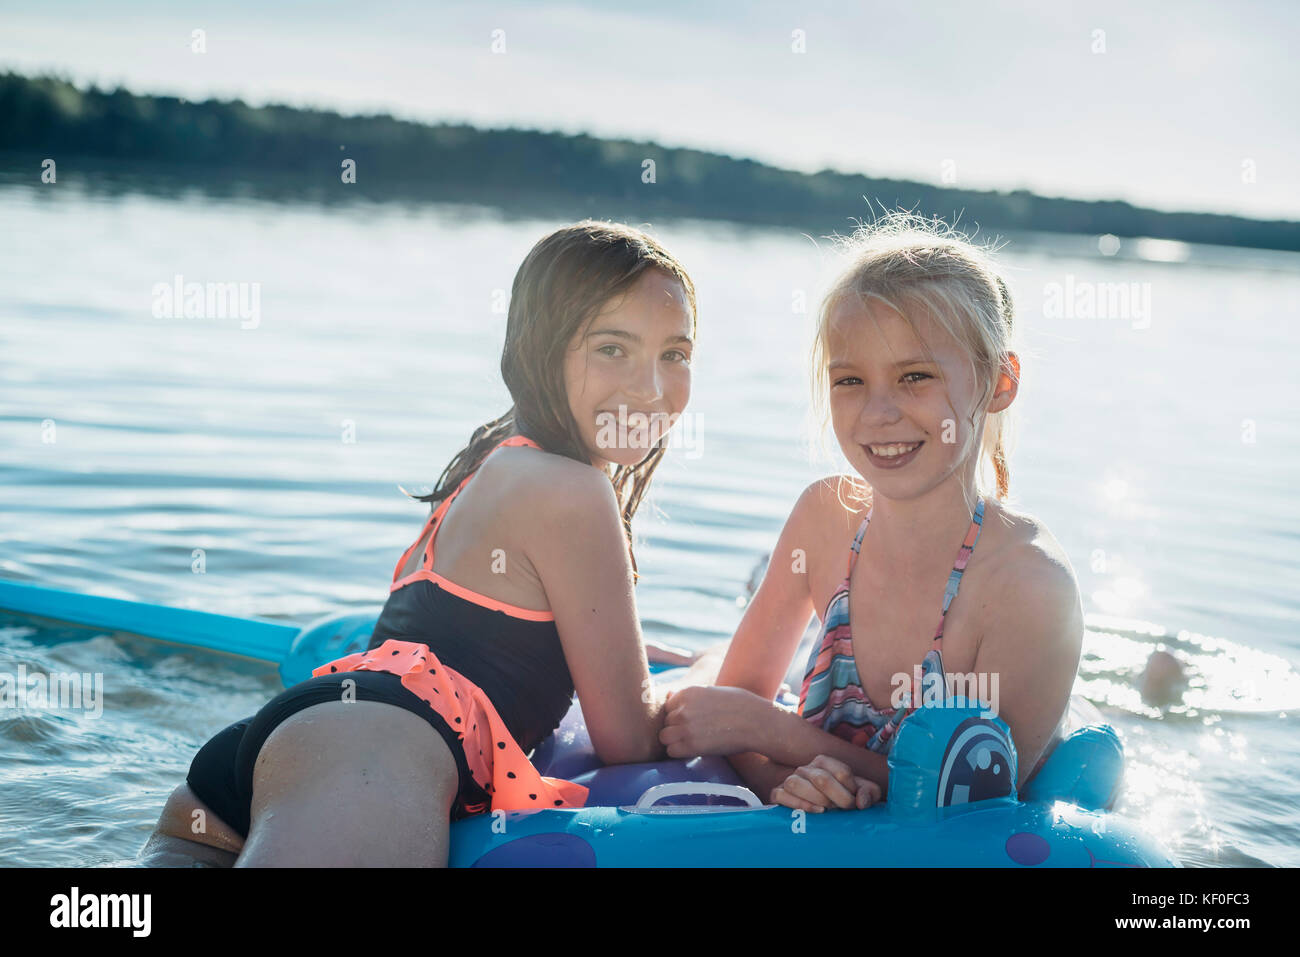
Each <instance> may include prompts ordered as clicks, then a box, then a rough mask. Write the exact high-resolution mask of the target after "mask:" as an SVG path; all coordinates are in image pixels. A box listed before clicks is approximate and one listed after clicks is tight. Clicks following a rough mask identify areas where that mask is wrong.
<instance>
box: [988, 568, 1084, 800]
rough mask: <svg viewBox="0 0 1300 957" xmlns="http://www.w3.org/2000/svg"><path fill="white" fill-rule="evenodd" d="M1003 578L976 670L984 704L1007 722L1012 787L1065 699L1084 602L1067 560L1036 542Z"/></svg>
mask: <svg viewBox="0 0 1300 957" xmlns="http://www.w3.org/2000/svg"><path fill="white" fill-rule="evenodd" d="M1002 581H1003V584H1002V586H1001V587H999V589H998V594H997V599H996V604H995V607H997V608H1001V609H1003V611H1002V613H1001V615H1000V616H999V618H998V619H997V620H996V621H995V622H993V623H992V625H991V626H990V627H989V628H988V629H987V630H986V631H985V633H984V636H983V637H982V638H981V639H980V645H979V650H978V652H977V653H976V655H975V673H976V674H979V675H988V676H989V679H988V680H989V687H990V689H994V688H996V689H997V692H996V698H997V700H995V701H993V702H990V704H991V705H992V707H993V709H994V710H995V711H997V713H998V717H1000V718H1001V719H1002V720H1003V721H1005V722H1006V723H1007V727H1009V728H1010V729H1011V739H1012V741H1013V742H1014V743H1015V746H1016V754H1017V760H1018V763H1019V772H1018V775H1017V778H1018V780H1017V781H1016V787H1017V788H1019V787H1021V786H1023V785H1024V783H1025V780H1026V779H1027V778H1028V777H1029V774H1030V772H1031V771H1032V770H1033V769H1034V765H1035V764H1037V763H1038V759H1039V758H1040V757H1041V756H1042V754H1043V751H1044V749H1045V748H1046V747H1047V745H1048V744H1049V743H1050V742H1051V739H1052V737H1053V735H1054V734H1055V732H1056V729H1057V726H1058V725H1059V724H1060V721H1061V717H1062V715H1063V714H1064V713H1065V710H1066V708H1067V707H1068V706H1069V701H1070V691H1071V689H1072V688H1073V687H1074V678H1075V675H1076V674H1077V673H1078V670H1079V653H1080V650H1081V648H1082V646H1083V605H1082V603H1081V601H1080V599H1079V589H1078V586H1077V584H1076V583H1075V579H1074V573H1073V572H1072V571H1071V570H1070V568H1069V566H1068V565H1065V564H1063V563H1062V562H1061V561H1059V560H1054V559H1052V558H1051V557H1050V556H1048V555H1045V554H1044V552H1042V551H1040V550H1038V549H1031V550H1030V551H1029V552H1028V553H1027V555H1026V556H1025V558H1024V559H1022V560H1020V561H1017V562H1015V563H1014V564H1012V565H1011V566H1010V567H1009V569H1008V572H1007V573H1006V574H1005V575H1004V576H1003V579H1002ZM994 680H996V682H997V683H996V684H993V682H994Z"/></svg>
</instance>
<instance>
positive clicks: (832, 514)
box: [790, 474, 871, 538]
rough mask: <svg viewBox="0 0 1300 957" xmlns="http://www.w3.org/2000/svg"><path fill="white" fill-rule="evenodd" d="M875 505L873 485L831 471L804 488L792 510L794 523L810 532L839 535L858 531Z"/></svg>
mask: <svg viewBox="0 0 1300 957" xmlns="http://www.w3.org/2000/svg"><path fill="white" fill-rule="evenodd" d="M870 508H871V486H869V485H867V483H866V482H864V481H862V479H860V478H855V477H853V476H849V475H842V474H837V475H827V476H825V477H824V478H819V479H817V480H816V481H815V482H813V483H811V484H810V485H809V486H808V487H807V488H805V489H804V490H803V493H802V494H801V495H800V496H799V500H798V501H797V502H796V503H795V506H794V510H793V511H792V512H791V516H790V518H791V524H798V525H799V527H801V528H802V529H804V530H805V531H807V532H809V533H818V534H821V535H825V536H827V537H830V538H838V537H840V536H842V535H843V534H845V533H847V534H848V535H849V536H850V537H851V536H852V535H854V534H855V533H856V532H857V530H858V526H859V525H860V524H861V523H862V519H863V518H864V517H865V516H866V514H867V511H868V510H869V509H870Z"/></svg>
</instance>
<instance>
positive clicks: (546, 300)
mask: <svg viewBox="0 0 1300 957" xmlns="http://www.w3.org/2000/svg"><path fill="white" fill-rule="evenodd" d="M647 269H659V270H661V271H662V272H664V273H666V274H667V275H669V276H671V277H673V278H674V279H676V280H677V281H678V282H680V283H681V284H682V288H683V289H684V290H685V293H686V299H687V302H688V303H689V304H690V309H691V335H692V336H694V334H695V324H696V303H695V284H694V283H693V282H691V278H690V276H689V275H687V273H686V269H685V268H684V267H683V266H682V265H681V263H679V262H678V261H677V260H676V259H675V258H674V257H673V256H672V255H671V254H670V253H669V252H668V251H667V250H666V249H664V248H663V246H661V245H660V244H659V243H658V241H656V240H655V239H653V238H652V237H651V236H649V235H647V234H646V233H644V232H642V231H641V230H639V229H636V228H634V227H631V226H625V225H623V224H621V223H605V222H598V221H595V220H584V221H583V222H580V223H574V224H573V225H571V226H565V227H563V228H561V229H557V230H556V231H555V232H553V233H551V234H550V235H548V236H545V237H544V238H542V239H541V240H540V241H539V242H538V243H537V245H535V246H534V247H533V248H532V249H531V250H530V251H529V253H528V255H527V256H526V257H524V261H523V263H522V264H521V265H520V267H519V271H518V272H517V273H515V281H514V285H513V286H512V288H511V292H510V309H509V313H508V316H507V319H506V341H505V347H504V349H503V350H502V352H501V378H502V379H504V380H505V384H506V388H507V389H509V391H510V398H511V399H512V400H513V403H514V404H513V405H512V406H511V407H510V408H509V409H508V410H507V411H506V412H505V413H504V414H503V415H501V416H498V417H497V418H495V419H493V420H492V421H490V422H485V423H484V424H483V425H480V426H479V427H478V428H477V429H475V430H474V432H473V434H472V435H470V438H469V442H468V443H467V444H466V446H465V447H464V448H463V449H461V450H460V451H459V452H457V453H456V454H455V455H454V456H453V457H452V460H451V461H450V462H449V463H448V464H447V467H446V468H445V469H443V472H442V476H441V477H440V478H439V479H438V484H437V485H436V486H435V487H434V490H433V491H432V492H431V493H429V494H428V495H418V496H415V495H413V496H411V497H412V498H414V499H416V500H418V501H421V502H434V503H436V502H441V501H442V500H443V499H445V498H447V497H448V496H449V495H451V493H452V492H454V491H455V490H456V489H457V488H458V487H459V486H460V483H461V482H462V481H463V480H464V479H465V478H466V477H467V476H469V475H470V474H471V473H473V472H474V471H475V470H476V469H477V468H478V467H479V465H481V464H482V462H483V460H484V459H485V458H486V457H487V454H488V453H489V452H490V451H492V449H493V448H494V447H495V446H496V445H497V444H498V443H499V442H501V441H502V440H503V439H505V438H507V437H509V436H510V435H512V434H514V433H518V434H519V435H523V436H526V437H527V438H530V439H532V440H533V441H534V442H536V443H537V444H538V445H540V446H541V447H542V448H543V449H545V450H546V451H547V452H551V453H553V454H555V455H563V456H565V457H566V458H571V459H574V460H575V461H578V462H582V463H584V464H590V459H589V458H588V452H587V449H586V445H585V443H584V442H583V439H582V435H581V432H580V431H579V429H578V424H577V423H576V422H575V421H574V419H573V413H572V412H571V411H570V409H569V399H568V392H567V390H566V389H565V383H564V356H565V351H566V350H567V349H568V348H569V343H570V342H572V341H573V338H574V336H576V335H577V334H578V333H579V332H580V331H582V329H584V328H585V327H586V326H587V325H588V324H589V323H590V322H591V320H592V319H594V318H595V317H596V315H597V314H599V312H600V311H601V309H602V308H603V307H604V306H605V305H606V304H607V303H608V302H610V301H611V300H613V299H615V298H617V297H619V296H621V295H623V294H624V293H626V292H627V291H628V290H629V289H631V287H632V286H633V285H634V284H635V283H636V281H637V280H638V279H639V278H640V277H641V275H642V274H643V273H644V272H645V271H646V270H647ZM667 442H668V436H667V435H664V436H662V437H660V439H659V441H658V442H656V443H655V447H654V448H653V449H652V450H651V451H650V454H649V455H647V456H646V457H645V458H644V459H642V460H641V461H640V462H639V463H637V464H636V465H632V466H622V465H620V466H616V467H615V469H614V470H613V473H612V474H610V482H611V483H613V486H614V494H615V496H616V497H617V499H618V503H619V509H620V511H621V512H622V517H623V531H624V534H625V535H626V536H627V547H628V557H629V558H630V559H631V562H632V571H633V575H634V576H635V574H636V556H635V555H634V554H633V549H632V517H633V516H634V515H635V514H636V510H637V508H638V506H640V504H641V499H642V498H643V497H644V496H645V492H646V489H647V487H648V486H649V485H650V479H651V477H652V476H653V475H654V472H655V469H656V468H658V467H659V463H660V461H661V460H662V459H663V457H664V452H665V451H666V449H667ZM607 474H609V473H607Z"/></svg>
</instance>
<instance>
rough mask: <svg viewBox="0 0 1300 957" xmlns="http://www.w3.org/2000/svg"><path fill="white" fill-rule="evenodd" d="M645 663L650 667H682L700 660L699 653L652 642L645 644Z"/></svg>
mask: <svg viewBox="0 0 1300 957" xmlns="http://www.w3.org/2000/svg"><path fill="white" fill-rule="evenodd" d="M645 655H646V661H648V662H649V663H650V664H652V665H673V666H674V667H683V666H685V665H692V664H694V663H695V662H697V661H699V659H700V652H698V651H689V650H686V649H683V648H670V647H668V646H667V645H660V644H657V643H656V642H653V641H647V642H646V643H645Z"/></svg>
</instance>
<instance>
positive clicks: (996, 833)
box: [280, 613, 1176, 867]
mask: <svg viewBox="0 0 1300 957" xmlns="http://www.w3.org/2000/svg"><path fill="white" fill-rule="evenodd" d="M376 618H377V615H375V614H371V613H365V614H352V615H340V616H335V617H332V618H328V619H325V620H324V621H322V622H319V623H317V624H316V625H313V626H311V627H309V628H305V629H304V630H303V631H302V633H301V634H300V635H299V636H298V637H297V639H295V641H294V642H293V645H292V647H291V649H290V652H289V655H288V656H287V657H286V658H285V660H284V662H283V663H282V664H281V668H280V674H281V677H282V679H283V680H284V682H285V684H286V685H293V684H296V683H298V682H299V681H302V680H305V679H306V678H307V677H309V676H310V675H311V670H312V668H314V667H316V666H317V665H318V664H320V663H321V662H323V661H329V660H331V659H333V658H337V657H341V656H343V655H348V654H351V653H353V652H355V651H362V650H364V649H365V647H366V645H367V643H368V642H369V639H370V635H371V632H372V631H373V629H374V624H375V621H376ZM1070 707H1071V716H1070V718H1071V720H1070V722H1069V723H1070V726H1071V727H1073V728H1075V730H1074V731H1073V732H1072V733H1071V734H1070V735H1069V736H1068V737H1067V738H1065V739H1064V740H1062V741H1061V742H1060V743H1059V744H1058V745H1057V746H1056V748H1055V750H1054V751H1053V752H1052V754H1051V756H1050V757H1049V758H1048V759H1047V761H1046V762H1045V763H1044V765H1043V767H1042V768H1040V769H1039V772H1038V774H1037V775H1035V776H1034V778H1033V779H1032V780H1031V781H1030V782H1028V785H1027V786H1026V788H1025V792H1024V793H1023V794H1017V793H1016V787H1015V782H1016V778H1017V758H1016V750H1015V746H1014V745H1013V744H1012V741H1011V735H1010V732H1009V731H1008V729H1007V726H1006V724H1005V723H1004V722H1003V721H1002V720H1000V719H998V718H988V717H985V716H984V709H983V707H981V706H980V705H979V704H978V703H974V702H972V703H968V702H966V701H965V700H964V699H962V698H953V699H950V700H949V701H948V702H947V703H946V704H945V705H944V706H943V707H928V708H921V709H920V710H918V711H916V712H914V713H913V714H912V715H911V716H909V717H908V719H907V720H906V721H905V722H903V724H902V725H901V726H900V728H899V731H898V739H897V740H896V741H895V742H894V747H893V749H892V751H891V752H890V755H889V792H888V800H887V801H886V802H885V803H883V804H879V805H876V806H875V807H871V808H868V809H867V810H865V811H857V810H854V811H829V812H826V813H822V814H804V813H803V812H798V811H792V810H791V809H790V808H786V807H781V806H776V805H764V804H763V802H762V801H761V800H760V799H759V798H758V797H757V796H756V795H755V794H754V793H753V792H751V791H750V790H748V789H747V788H745V787H744V782H743V781H742V780H741V779H740V778H739V777H738V776H737V775H736V773H735V771H734V770H732V767H731V764H730V763H729V762H728V761H727V760H726V759H725V758H717V757H704V758H695V759H693V760H689V761H681V760H670V761H661V762H656V763H653V764H624V765H610V766H604V765H602V764H601V762H600V760H599V759H598V758H597V757H596V756H595V750H594V749H593V747H592V744H591V738H590V736H589V735H588V734H587V728H586V724H585V723H584V721H583V718H582V710H581V707H580V705H579V703H578V702H575V703H574V706H573V709H572V710H571V711H570V712H569V714H568V715H567V716H566V717H565V719H564V721H563V722H561V724H560V726H559V728H558V729H556V731H555V733H554V734H553V735H551V736H550V737H549V738H547V739H546V740H545V741H543V742H542V743H541V744H540V745H538V747H537V749H536V750H535V751H534V752H533V754H532V761H533V764H534V765H535V766H536V767H537V769H538V770H539V771H541V772H542V773H543V774H546V775H550V776H552V777H558V778H566V779H568V780H570V781H575V782H577V783H579V784H582V785H584V786H586V787H587V788H588V789H589V794H588V798H587V807H584V808H579V809H576V810H564V809H552V810H540V811H494V812H492V813H490V814H484V815H479V816H477V817H474V818H469V819H467V820H463V821H458V822H457V823H455V824H453V825H452V831H451V860H450V863H451V865H452V866H453V867H530V866H540V867H691V866H702V867H718V866H738V867H765V866H766V867H826V866H840V867H880V866H891V867H900V866H904V867H956V866H971V867H1171V866H1176V863H1175V861H1174V860H1173V858H1172V857H1171V856H1170V854H1169V852H1168V851H1166V850H1165V849H1164V848H1163V847H1162V846H1161V845H1160V844H1159V842H1157V841H1155V840H1153V839H1152V838H1150V837H1148V836H1146V835H1145V834H1143V833H1142V832H1141V831H1140V830H1139V829H1137V828H1136V827H1135V826H1134V825H1133V824H1132V823H1131V822H1128V821H1126V820H1125V819H1124V818H1122V817H1121V816H1120V815H1117V814H1115V813H1113V812H1112V811H1111V810H1110V808H1111V807H1113V805H1114V802H1115V800H1116V798H1117V797H1118V794H1119V788H1120V783H1121V779H1122V776H1123V770H1124V753H1123V747H1122V746H1121V744H1120V741H1119V738H1118V736H1117V735H1116V734H1115V732H1114V730H1112V729H1111V728H1110V727H1109V726H1107V725H1105V724H1104V723H1102V720H1101V715H1100V714H1099V713H1098V712H1097V711H1096V709H1095V708H1093V707H1092V705H1091V704H1089V703H1088V702H1086V701H1085V700H1083V699H1081V698H1075V699H1073V700H1072V701H1071V705H1070Z"/></svg>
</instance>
